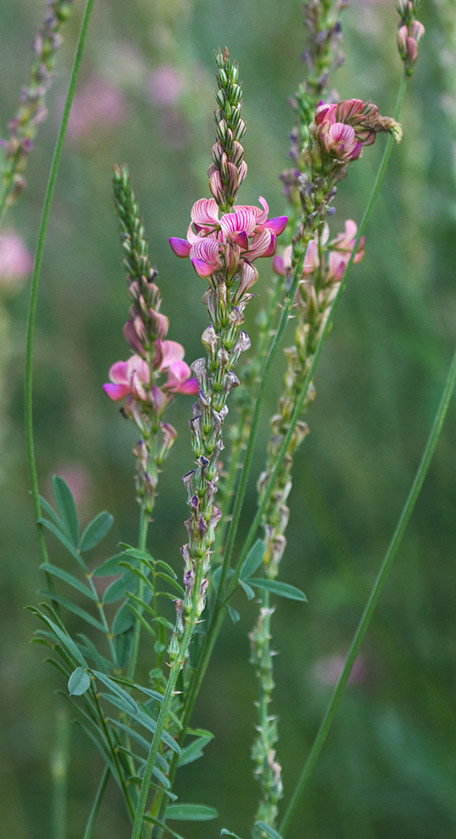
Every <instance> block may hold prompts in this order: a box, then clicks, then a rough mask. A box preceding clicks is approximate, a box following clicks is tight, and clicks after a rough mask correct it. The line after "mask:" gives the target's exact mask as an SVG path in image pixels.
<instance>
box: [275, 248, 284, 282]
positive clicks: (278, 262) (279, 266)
mask: <svg viewBox="0 0 456 839" xmlns="http://www.w3.org/2000/svg"><path fill="white" fill-rule="evenodd" d="M272 270H273V271H274V272H275V273H276V274H279V275H280V276H281V277H285V275H286V271H285V262H284V260H283V257H282V256H280V254H279V253H276V255H275V257H274V259H273V260H272Z"/></svg>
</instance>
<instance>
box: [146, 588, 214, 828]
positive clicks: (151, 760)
mask: <svg viewBox="0 0 456 839" xmlns="http://www.w3.org/2000/svg"><path fill="white" fill-rule="evenodd" d="M197 584H198V580H196V583H195V589H196V588H197ZM198 591H199V588H198ZM196 599H197V598H196V597H195V604H196ZM193 626H194V621H193V620H192V616H190V617H189V619H188V621H187V624H186V626H185V630H184V634H183V636H182V640H181V643H180V645H179V653H178V655H177V657H176V658H175V659H174V662H173V664H172V667H171V671H170V674H169V677H168V682H167V685H166V690H165V693H164V696H163V702H162V704H161V707H160V713H159V715H158V720H157V727H156V729H155V732H154V736H153V739H152V743H151V744H150V749H149V754H148V756H147V762H146V766H145V769H144V776H143V779H142V783H141V789H140V791H139V798H138V804H137V806H136V812H135V820H134V824H133V832H132V834H131V839H141V831H142V824H143V819H144V813H145V810H146V806H147V796H148V793H149V787H150V782H151V779H152V771H153V768H154V765H155V761H156V759H157V754H158V750H159V748H160V742H161V737H162V734H163V730H164V728H165V725H166V722H167V720H168V716H169V713H170V710H171V703H172V700H173V696H174V690H175V688H176V683H177V679H178V676H179V673H180V668H181V662H182V661H184V660H185V656H186V653H187V649H188V645H189V643H190V639H191V636H192V632H193Z"/></svg>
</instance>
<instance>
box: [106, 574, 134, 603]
mask: <svg viewBox="0 0 456 839" xmlns="http://www.w3.org/2000/svg"><path fill="white" fill-rule="evenodd" d="M136 587H137V583H136V577H135V575H134V574H132V573H131V572H130V571H127V572H125V573H124V574H123V575H122V577H120V579H119V580H115V581H114V582H113V583H111V585H110V586H109V587H108V588H107V589H106V591H105V593H104V597H103V603H115V602H116V600H121V599H122V598H123V597H125V595H126V593H127V591H132V592H133V593H134V592H135V591H136Z"/></svg>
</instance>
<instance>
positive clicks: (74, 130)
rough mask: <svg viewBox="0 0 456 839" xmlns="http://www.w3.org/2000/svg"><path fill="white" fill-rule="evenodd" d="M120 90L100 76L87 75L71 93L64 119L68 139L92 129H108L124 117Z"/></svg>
mask: <svg viewBox="0 0 456 839" xmlns="http://www.w3.org/2000/svg"><path fill="white" fill-rule="evenodd" d="M128 112H129V108H128V104H127V101H126V99H125V96H124V94H123V93H122V91H120V90H119V89H118V88H116V87H114V86H113V85H112V84H110V82H108V81H106V80H105V79H102V78H92V79H90V80H89V81H88V82H87V84H86V85H85V87H83V88H82V89H81V90H80V91H79V92H78V93H76V95H75V97H74V104H73V108H72V110H71V114H70V119H69V122H68V134H69V137H70V139H72V140H81V139H84V138H86V137H87V136H89V135H91V134H93V133H99V132H106V131H109V129H110V128H112V127H113V126H116V125H119V124H120V123H122V122H124V121H125V120H126V119H127V117H128Z"/></svg>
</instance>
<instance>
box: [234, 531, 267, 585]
mask: <svg viewBox="0 0 456 839" xmlns="http://www.w3.org/2000/svg"><path fill="white" fill-rule="evenodd" d="M265 550H266V545H265V543H264V542H263V541H262V539H257V541H256V542H255V544H254V545H253V546H252V547H251V548H250V550H249V552H248V554H247V556H246V559H245V562H244V563H243V565H242V568H241V572H240V574H239V581H241V580H248V579H249V577H251V576H252V574H254V573H255V571H256V570H257V568H259V566H260V565H261V563H262V561H263V556H264V552H265Z"/></svg>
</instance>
